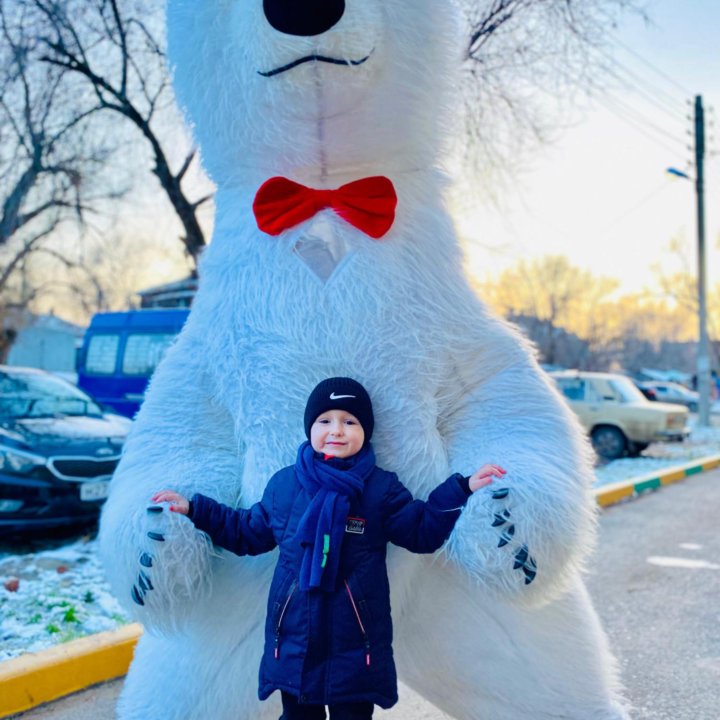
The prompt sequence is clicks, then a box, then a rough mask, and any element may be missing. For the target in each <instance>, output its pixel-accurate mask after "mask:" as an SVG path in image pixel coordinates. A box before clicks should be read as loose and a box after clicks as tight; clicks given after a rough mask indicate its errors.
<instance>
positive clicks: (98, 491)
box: [80, 481, 110, 501]
mask: <svg viewBox="0 0 720 720" xmlns="http://www.w3.org/2000/svg"><path fill="white" fill-rule="evenodd" d="M109 491H110V483H109V482H107V481H104V482H94V483H83V484H82V485H81V486H80V499H81V500H84V501H90V500H104V499H105V498H106V497H107V496H108V492H109Z"/></svg>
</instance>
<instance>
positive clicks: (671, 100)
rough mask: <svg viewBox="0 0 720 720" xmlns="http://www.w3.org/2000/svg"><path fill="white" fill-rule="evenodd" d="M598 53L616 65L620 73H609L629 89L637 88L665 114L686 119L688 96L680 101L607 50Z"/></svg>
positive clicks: (600, 50) (610, 70) (599, 50)
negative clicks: (625, 76) (623, 75)
mask: <svg viewBox="0 0 720 720" xmlns="http://www.w3.org/2000/svg"><path fill="white" fill-rule="evenodd" d="M597 52H598V53H599V54H601V55H603V56H604V57H605V58H606V59H607V60H609V61H610V63H611V64H612V65H614V66H615V67H616V68H617V69H618V70H619V72H616V71H613V70H612V69H610V68H608V71H609V72H611V73H612V75H613V76H614V77H616V78H617V79H618V80H619V81H620V82H621V83H624V84H625V85H627V86H628V87H631V88H635V89H636V90H637V91H638V92H640V93H641V94H643V95H644V96H645V97H646V98H647V99H648V101H649V102H650V103H652V104H653V105H656V106H657V107H658V108H660V109H661V110H663V112H665V113H667V114H668V115H670V116H672V117H673V118H676V117H678V116H681V117H683V118H684V117H686V115H687V99H686V96H685V97H683V99H679V98H677V97H676V96H674V95H670V94H669V93H667V92H666V91H665V90H663V89H662V88H660V87H659V86H657V85H655V84H654V83H653V82H651V81H650V80H648V79H647V78H646V77H643V76H642V75H639V74H638V73H637V72H636V71H635V70H634V69H632V68H630V67H628V66H627V65H626V64H624V63H622V62H620V60H618V59H617V58H616V57H615V56H614V55H612V54H611V53H610V52H609V51H608V50H606V49H605V48H597ZM622 73H624V74H625V75H627V76H629V79H628V78H624V77H622Z"/></svg>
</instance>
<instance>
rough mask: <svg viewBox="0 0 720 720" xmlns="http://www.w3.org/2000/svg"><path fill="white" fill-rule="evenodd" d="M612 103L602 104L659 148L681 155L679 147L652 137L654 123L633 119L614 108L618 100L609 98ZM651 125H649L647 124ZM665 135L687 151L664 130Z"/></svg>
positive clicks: (684, 149) (676, 139) (674, 154)
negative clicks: (651, 128)
mask: <svg viewBox="0 0 720 720" xmlns="http://www.w3.org/2000/svg"><path fill="white" fill-rule="evenodd" d="M607 100H608V101H610V102H605V103H602V105H603V107H605V108H606V109H607V110H609V111H610V112H611V113H612V114H613V115H615V116H616V117H618V118H619V119H620V120H622V121H623V122H624V123H626V124H628V125H630V126H631V127H633V128H634V129H635V130H638V131H639V132H640V133H641V134H642V136H643V137H644V138H645V139H646V140H648V141H650V142H653V143H655V144H656V145H658V146H659V147H662V148H663V149H664V150H666V151H668V152H670V153H672V155H673V156H674V157H676V156H677V155H678V153H679V150H678V148H677V147H671V146H670V145H669V144H668V143H667V142H666V141H663V140H660V139H659V138H658V137H657V136H655V135H652V134H651V133H652V130H650V129H649V128H650V127H654V125H653V124H652V123H649V121H647V120H643V119H640V120H639V121H638V120H637V119H633V117H632V115H629V114H628V113H627V112H623V111H621V110H620V109H618V108H617V107H613V106H612V102H613V101H614V102H615V103H618V102H619V101H618V100H617V99H616V98H611V97H608V98H607ZM647 123H649V125H648V124H647ZM661 133H662V134H663V135H668V136H669V137H670V138H671V139H672V140H673V141H674V142H675V143H678V144H680V145H681V146H682V147H683V151H685V152H686V151H687V147H685V146H684V145H683V143H682V141H681V140H679V139H678V138H676V137H673V136H670V135H669V133H666V132H665V131H664V130H663V131H661Z"/></svg>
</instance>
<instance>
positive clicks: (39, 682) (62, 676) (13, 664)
mask: <svg viewBox="0 0 720 720" xmlns="http://www.w3.org/2000/svg"><path fill="white" fill-rule="evenodd" d="M718 467H720V455H712V456H710V457H705V458H701V459H699V460H696V461H694V462H692V463H690V464H686V465H678V466H675V467H667V468H663V469H662V470H660V471H657V472H654V473H650V474H648V475H643V476H641V477H637V478H634V479H633V480H626V481H623V482H616V483H611V484H609V485H604V486H603V487H601V488H597V489H596V490H594V491H593V492H594V495H595V500H596V502H597V504H598V505H599V506H600V507H602V508H606V507H609V506H610V505H615V504H616V503H619V502H622V501H624V500H628V499H630V498H635V497H639V496H641V495H642V494H644V493H646V492H648V491H650V490H657V489H658V488H660V487H662V486H664V485H670V484H672V483H676V482H678V481H680V480H683V479H684V478H686V477H689V476H690V475H697V474H698V473H701V472H705V471H707V470H713V469H715V468H718ZM142 632H143V630H142V625H140V624H138V623H133V624H131V625H126V626H124V627H122V628H120V629H118V630H113V631H111V632H104V633H99V634H97V635H90V636H89V637H86V638H81V639H79V640H73V641H72V642H69V643H66V644H64V645H57V646H55V647H52V648H49V649H47V650H42V651H40V652H38V653H27V654H25V655H21V656H20V657H17V658H13V659H12V660H6V661H4V662H0V718H9V717H11V716H12V715H15V714H16V713H20V712H23V711H25V710H29V709H31V708H33V707H37V706H38V705H42V704H43V703H48V702H52V701H53V700H57V699H59V698H61V697H64V696H66V695H70V694H72V693H74V692H78V691H79V690H84V689H86V688H89V687H90V686H92V685H97V684H98V683H102V682H106V681H108V680H113V679H115V678H119V677H123V676H124V675H125V674H126V673H127V669H128V667H129V666H130V662H131V660H132V657H133V652H134V650H135V645H136V643H137V641H138V639H139V638H140V636H141V635H142Z"/></svg>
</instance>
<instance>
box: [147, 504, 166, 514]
mask: <svg viewBox="0 0 720 720" xmlns="http://www.w3.org/2000/svg"><path fill="white" fill-rule="evenodd" d="M147 511H148V512H149V513H161V512H162V511H163V507H162V505H150V507H149V508H148V509H147Z"/></svg>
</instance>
